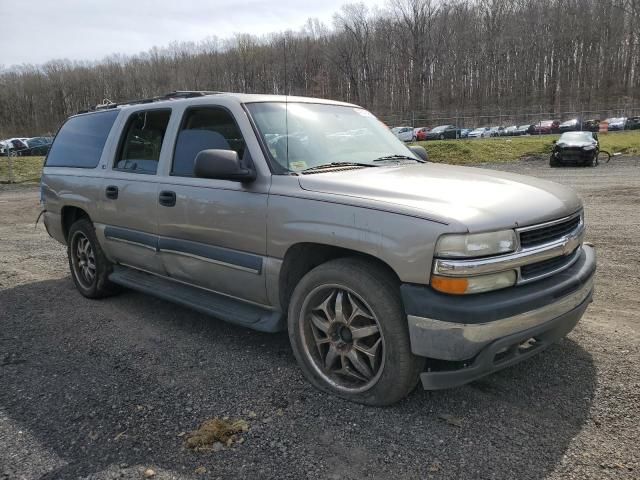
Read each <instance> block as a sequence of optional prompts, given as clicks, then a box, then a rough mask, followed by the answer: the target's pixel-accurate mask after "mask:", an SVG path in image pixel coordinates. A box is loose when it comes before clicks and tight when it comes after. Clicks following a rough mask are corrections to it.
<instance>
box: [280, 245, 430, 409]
mask: <svg viewBox="0 0 640 480" xmlns="http://www.w3.org/2000/svg"><path fill="white" fill-rule="evenodd" d="M288 313H289V315H288V329H289V339H290V341H291V345H292V348H293V352H294V355H295V357H296V359H297V360H298V363H299V364H300V367H301V368H302V371H303V373H304V375H305V377H306V378H307V379H308V380H309V381H310V382H311V383H312V384H313V385H314V386H315V387H317V388H318V389H320V390H323V391H325V392H329V393H332V394H334V395H337V396H340V397H342V398H345V399H347V400H350V401H353V402H357V403H363V404H366V405H376V406H383V405H390V404H392V403H395V402H397V401H398V400H400V399H402V398H404V397H405V396H406V395H408V394H409V393H410V392H411V391H412V390H413V389H414V388H415V386H416V384H417V382H418V378H419V375H420V373H421V372H422V370H423V368H424V362H425V359H424V358H421V357H417V356H415V355H413V354H412V353H411V346H410V342H409V332H408V328H407V320H406V316H405V313H404V308H403V306H402V301H401V299H400V291H399V286H398V284H397V280H395V281H394V279H393V278H392V276H391V275H390V274H389V273H388V272H387V271H386V270H385V269H384V268H382V267H379V266H377V265H375V264H372V263H371V262H368V261H366V260H362V259H358V258H342V259H337V260H332V261H329V262H327V263H324V264H322V265H320V266H318V267H316V268H314V269H313V270H311V271H310V272H309V273H307V274H306V275H305V276H304V277H303V278H302V280H301V281H300V283H299V284H298V285H297V287H296V288H295V290H294V292H293V295H292V298H291V302H290V305H289V312H288Z"/></svg>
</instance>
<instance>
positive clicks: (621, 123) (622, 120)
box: [605, 117, 627, 130]
mask: <svg viewBox="0 0 640 480" xmlns="http://www.w3.org/2000/svg"><path fill="white" fill-rule="evenodd" d="M605 122H608V123H609V130H624V127H625V125H626V124H627V117H617V118H607V119H606V120H605Z"/></svg>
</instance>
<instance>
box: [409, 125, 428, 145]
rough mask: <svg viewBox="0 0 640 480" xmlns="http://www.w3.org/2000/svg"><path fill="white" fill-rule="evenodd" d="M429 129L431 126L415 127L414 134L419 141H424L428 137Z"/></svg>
mask: <svg viewBox="0 0 640 480" xmlns="http://www.w3.org/2000/svg"><path fill="white" fill-rule="evenodd" d="M429 130H431V129H430V128H429V127H420V128H414V130H413V136H414V137H415V139H416V140H417V141H419V142H422V141H424V140H426V139H427V133H428V132H429Z"/></svg>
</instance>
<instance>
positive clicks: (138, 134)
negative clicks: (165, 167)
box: [114, 110, 171, 174]
mask: <svg viewBox="0 0 640 480" xmlns="http://www.w3.org/2000/svg"><path fill="white" fill-rule="evenodd" d="M169 117H171V110H150V111H146V112H135V113H132V114H131V116H130V117H129V119H128V120H127V126H126V128H125V130H124V133H123V136H122V140H121V142H120V148H119V151H118V157H117V158H116V162H115V165H114V168H116V169H118V170H127V171H130V172H133V173H147V174H154V173H156V171H157V170H158V162H159V161H160V150H161V149H162V141H163V140H164V135H165V133H166V131H167V125H168V124H169Z"/></svg>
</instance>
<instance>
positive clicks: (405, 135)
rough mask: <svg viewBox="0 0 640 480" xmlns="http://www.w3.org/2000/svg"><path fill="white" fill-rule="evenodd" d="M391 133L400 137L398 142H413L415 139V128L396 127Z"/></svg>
mask: <svg viewBox="0 0 640 480" xmlns="http://www.w3.org/2000/svg"><path fill="white" fill-rule="evenodd" d="M391 131H392V132H393V134H394V135H395V136H396V137H398V140H401V141H403V142H413V141H414V139H415V135H414V133H413V127H394V128H392V129H391Z"/></svg>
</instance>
